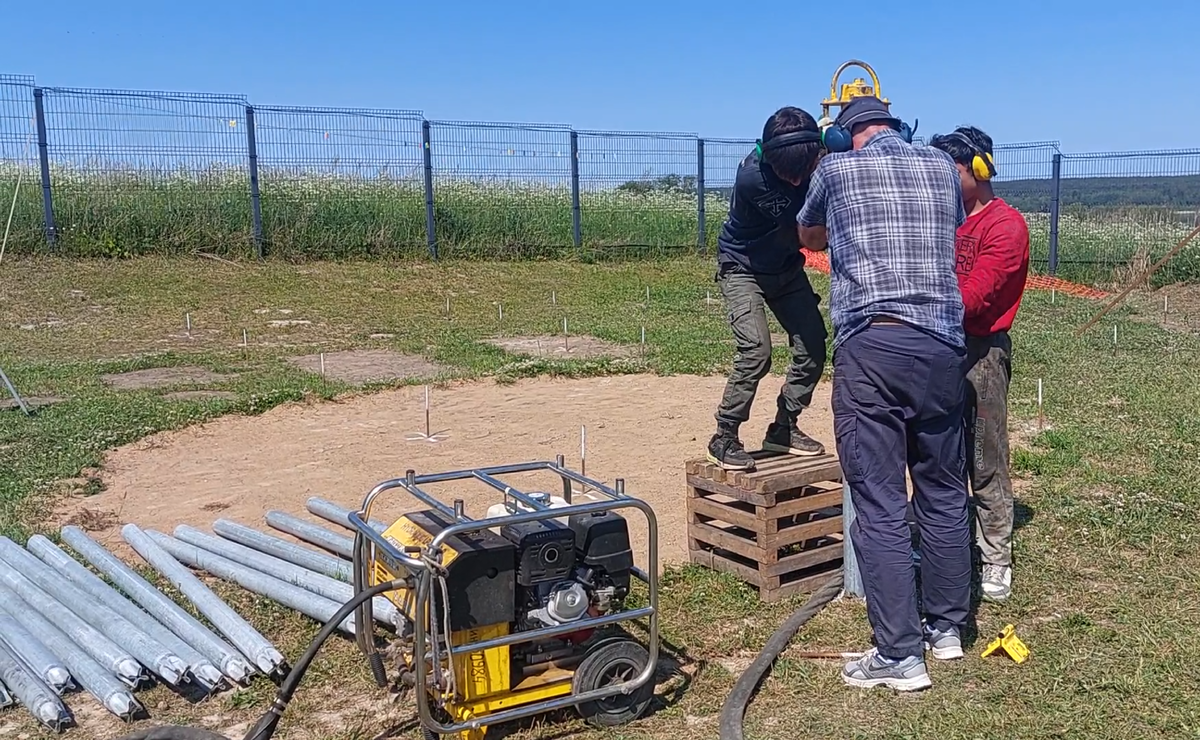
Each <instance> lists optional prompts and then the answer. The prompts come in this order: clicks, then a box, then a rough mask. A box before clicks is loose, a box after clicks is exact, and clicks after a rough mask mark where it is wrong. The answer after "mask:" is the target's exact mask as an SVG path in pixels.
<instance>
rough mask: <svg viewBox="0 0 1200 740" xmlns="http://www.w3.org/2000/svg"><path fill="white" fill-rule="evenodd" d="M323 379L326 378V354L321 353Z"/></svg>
mask: <svg viewBox="0 0 1200 740" xmlns="http://www.w3.org/2000/svg"><path fill="white" fill-rule="evenodd" d="M321 377H322V378H324V377H325V353H324V352H322V353H321Z"/></svg>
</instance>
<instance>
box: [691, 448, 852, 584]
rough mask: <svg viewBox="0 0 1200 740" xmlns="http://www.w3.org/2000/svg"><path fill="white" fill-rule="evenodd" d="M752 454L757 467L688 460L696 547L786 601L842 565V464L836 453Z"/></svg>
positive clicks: (698, 559) (711, 562) (701, 558)
mask: <svg viewBox="0 0 1200 740" xmlns="http://www.w3.org/2000/svg"><path fill="white" fill-rule="evenodd" d="M751 455H752V456H753V457H754V458H755V460H756V462H757V468H756V469H755V470H753V471H750V472H742V471H737V472H734V471H726V470H723V469H721V468H720V467H718V466H716V465H713V464H712V463H710V462H708V461H707V460H705V459H699V460H692V461H689V462H688V463H687V485H688V499H687V511H688V550H689V555H690V559H691V561H692V562H693V563H698V564H700V565H704V566H706V567H709V568H712V569H714V570H719V571H722V572H726V573H732V574H733V575H736V576H738V577H739V578H741V579H742V580H744V581H746V582H747V583H749V584H750V585H752V586H754V587H756V588H757V589H758V592H759V598H761V599H762V600H763V601H768V602H770V601H778V600H780V599H783V598H786V597H788V596H792V595H794V594H797V593H803V592H807V591H810V590H812V588H813V587H815V586H816V585H818V584H820V583H821V582H823V581H825V580H826V579H827V578H829V577H830V576H831V575H833V574H834V573H836V572H837V570H838V569H839V568H841V566H842V483H841V480H842V468H841V465H840V464H839V463H838V460H837V458H836V457H835V456H833V455H822V456H820V457H796V456H792V455H779V454H774V453H767V452H752V453H751Z"/></svg>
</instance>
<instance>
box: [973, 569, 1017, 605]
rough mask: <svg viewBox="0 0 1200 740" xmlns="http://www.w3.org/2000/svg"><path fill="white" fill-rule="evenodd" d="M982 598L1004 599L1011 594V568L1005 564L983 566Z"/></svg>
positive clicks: (998, 600)
mask: <svg viewBox="0 0 1200 740" xmlns="http://www.w3.org/2000/svg"><path fill="white" fill-rule="evenodd" d="M981 580H982V581H983V582H982V584H980V585H981V588H982V590H983V598H985V599H987V600H988V601H996V602H1000V601H1004V600H1005V599H1007V598H1008V597H1009V596H1010V595H1012V568H1011V567H1010V566H1007V565H985V566H983V578H982V579H981Z"/></svg>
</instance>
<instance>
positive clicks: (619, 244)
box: [579, 131, 699, 253]
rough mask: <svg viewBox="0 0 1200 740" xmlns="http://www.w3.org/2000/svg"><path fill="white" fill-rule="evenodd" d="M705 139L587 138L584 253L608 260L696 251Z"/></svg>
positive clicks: (582, 139)
mask: <svg viewBox="0 0 1200 740" xmlns="http://www.w3.org/2000/svg"><path fill="white" fill-rule="evenodd" d="M698 138H699V137H697V136H694V135H691V134H638V133H617V132H609V131H580V132H579V183H580V184H579V189H580V210H581V213H582V216H581V220H582V224H583V241H584V246H585V247H587V248H589V249H592V250H596V251H599V252H609V253H611V252H616V253H628V252H630V251H634V252H646V251H649V252H659V251H662V250H677V249H681V248H686V249H691V250H694V249H695V248H696V241H697V229H698V216H697V200H696V192H697V190H696V183H697V180H696V177H697V172H698V166H699V154H698V149H699V147H698V144H697V141H698Z"/></svg>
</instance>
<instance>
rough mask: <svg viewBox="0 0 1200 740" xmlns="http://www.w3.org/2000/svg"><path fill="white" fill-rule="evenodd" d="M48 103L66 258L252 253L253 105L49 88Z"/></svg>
mask: <svg viewBox="0 0 1200 740" xmlns="http://www.w3.org/2000/svg"><path fill="white" fill-rule="evenodd" d="M44 99H45V116H46V127H47V134H48V151H49V157H50V166H51V171H52V178H53V191H54V217H55V226H56V228H57V231H58V238H59V242H60V244H61V245H62V247H63V249H64V250H69V251H71V252H73V253H77V254H89V255H106V256H118V255H121V254H125V253H133V252H139V251H146V250H150V251H158V252H167V253H180V252H191V251H194V250H197V249H201V250H206V251H211V252H214V253H218V254H219V253H227V252H244V251H246V250H247V249H248V246H249V244H250V242H251V219H250V205H249V177H248V171H247V151H246V125H245V123H246V122H245V108H246V99H245V98H244V97H241V96H237V95H206V94H198V93H173V92H140V91H127V90H126V91H114V90H89V89H79V88H46V89H45V98H44Z"/></svg>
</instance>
